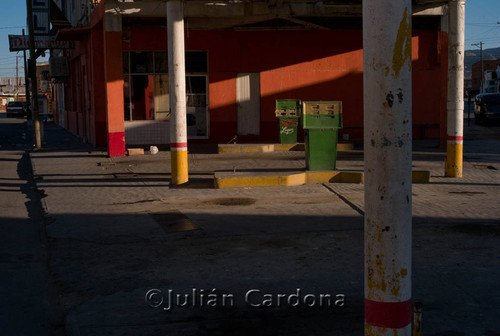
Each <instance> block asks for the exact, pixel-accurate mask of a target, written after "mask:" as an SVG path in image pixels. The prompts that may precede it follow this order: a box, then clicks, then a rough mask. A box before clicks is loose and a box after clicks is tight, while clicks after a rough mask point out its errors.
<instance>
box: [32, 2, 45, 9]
mask: <svg viewBox="0 0 500 336" xmlns="http://www.w3.org/2000/svg"><path fill="white" fill-rule="evenodd" d="M31 8H33V10H38V9H45V10H49V0H32V2H31Z"/></svg>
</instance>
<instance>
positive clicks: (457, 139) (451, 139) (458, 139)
mask: <svg viewBox="0 0 500 336" xmlns="http://www.w3.org/2000/svg"><path fill="white" fill-rule="evenodd" d="M448 140H450V141H464V137H463V136H451V135H448Z"/></svg>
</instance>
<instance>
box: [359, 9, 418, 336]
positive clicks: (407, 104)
mask: <svg viewBox="0 0 500 336" xmlns="http://www.w3.org/2000/svg"><path fill="white" fill-rule="evenodd" d="M411 6H412V3H411V0H364V1H363V49H364V151H365V335H366V336H368V335H370V336H374V335H390V336H393V335H408V336H409V335H411V316H412V309H411V277H412V272H411V244H412V234H411V221H412V212H411V211H412V209H411V204H412V194H411V191H412V186H411V182H412V179H411V164H412V155H411V154H412V153H411V148H412V112H411V109H412V86H411V62H412V57H411V56H412V48H411V33H412V28H411V15H412V7H411Z"/></svg>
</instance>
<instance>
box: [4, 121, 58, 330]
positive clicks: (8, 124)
mask: <svg viewBox="0 0 500 336" xmlns="http://www.w3.org/2000/svg"><path fill="white" fill-rule="evenodd" d="M4 116H5V114H4V113H1V114H0V118H1V119H0V297H1V298H2V299H1V300H0V330H1V332H0V333H1V334H2V335H51V334H52V330H53V328H52V326H51V321H50V309H49V308H50V303H49V288H48V283H47V278H48V274H47V268H46V251H47V250H46V245H45V243H44V239H43V235H42V230H43V228H42V227H41V225H40V224H41V218H42V217H41V210H42V209H41V206H40V200H39V197H38V194H37V192H36V190H35V184H34V182H33V178H32V176H31V164H30V160H29V155H28V154H27V153H26V152H25V150H26V149H28V148H27V147H26V134H25V126H24V122H25V121H24V120H22V119H6V118H5V117H4Z"/></svg>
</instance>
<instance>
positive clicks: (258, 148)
mask: <svg viewBox="0 0 500 336" xmlns="http://www.w3.org/2000/svg"><path fill="white" fill-rule="evenodd" d="M353 149H354V145H353V144H352V143H339V144H337V151H347V150H353ZM288 151H299V152H300V151H305V145H304V144H303V143H296V144H219V145H218V146H217V153H218V154H226V153H267V152H288Z"/></svg>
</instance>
